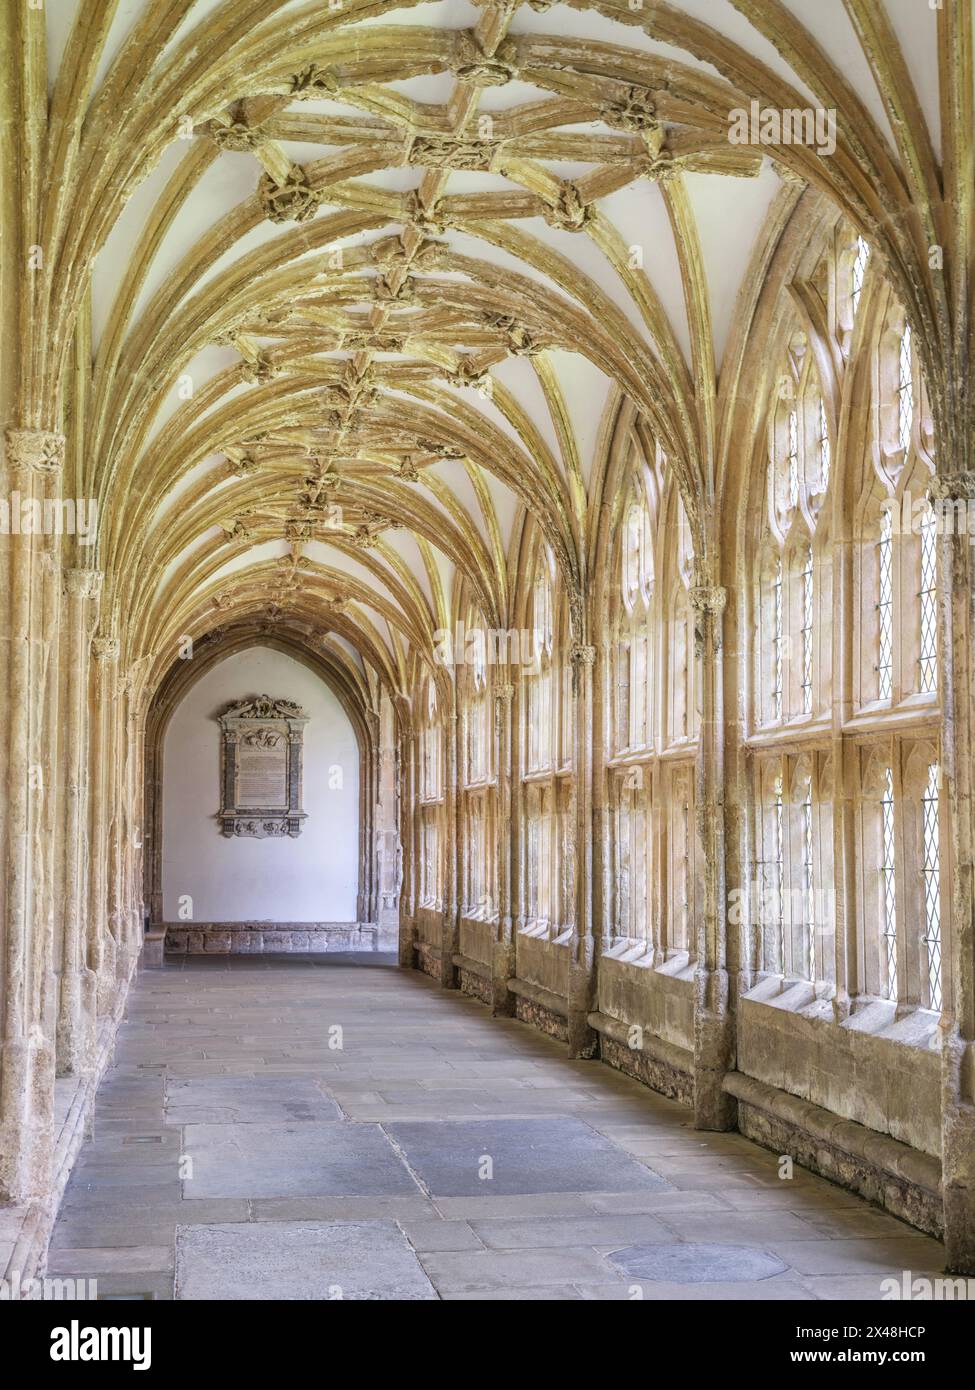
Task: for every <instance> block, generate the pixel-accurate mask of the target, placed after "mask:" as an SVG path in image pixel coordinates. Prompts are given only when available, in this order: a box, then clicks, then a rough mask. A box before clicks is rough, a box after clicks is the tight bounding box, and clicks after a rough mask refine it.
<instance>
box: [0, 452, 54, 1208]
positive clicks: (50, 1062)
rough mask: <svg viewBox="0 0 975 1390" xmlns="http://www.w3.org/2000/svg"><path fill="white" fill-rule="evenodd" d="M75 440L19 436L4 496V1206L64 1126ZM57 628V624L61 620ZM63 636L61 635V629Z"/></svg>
mask: <svg viewBox="0 0 975 1390" xmlns="http://www.w3.org/2000/svg"><path fill="white" fill-rule="evenodd" d="M63 455H64V437H63V436H62V435H60V434H56V433H53V432H52V431H49V430H33V429H8V430H7V431H6V460H5V467H4V469H3V475H4V483H5V486H4V492H5V493H6V495H7V497H8V499H9V503H10V506H11V510H12V512H14V513H15V514H16V515H17V516H18V517H19V518H20V521H21V523H23V522H24V519H25V518H27V517H30V518H31V521H30V523H29V529H28V530H27V531H26V533H25V532H24V531H21V533H20V534H11V535H10V536H8V537H6V538H5V539H4V541H3V545H2V550H0V555H2V556H3V560H4V562H5V563H4V566H3V568H4V571H5V585H4V587H5V588H6V596H5V597H6V603H7V612H6V617H5V624H4V626H5V633H4V636H5V638H6V642H5V647H6V652H5V655H6V662H5V666H4V676H5V682H4V690H3V695H4V697H5V703H6V707H7V708H6V736H7V743H6V748H5V750H4V752H5V757H4V759H3V762H4V764H5V767H4V769H3V772H4V776H5V785H4V786H3V787H0V796H2V797H3V799H4V802H5V815H4V818H3V822H2V832H0V854H2V857H3V863H2V865H0V868H2V889H0V1200H21V1199H23V1198H25V1197H29V1196H31V1195H33V1194H35V1193H42V1192H44V1191H45V1189H46V1187H47V1185H48V1177H49V1170H50V1163H51V1154H52V1150H53V1144H52V1127H53V1113H54V1110H53V1106H54V1096H53V1083H54V1038H53V1029H52V1028H51V1019H50V1016H49V1015H50V1002H51V1000H52V999H53V989H52V980H51V973H52V971H51V966H52V961H51V956H50V950H51V945H52V942H51V935H50V929H51V926H52V923H51V921H50V918H51V909H52V904H51V900H50V896H49V893H48V892H46V891H45V889H46V888H47V889H49V888H50V882H49V875H47V874H46V873H45V860H44V850H43V844H42V841H43V829H44V820H45V815H46V813H47V807H46V805H45V801H46V798H47V797H48V796H49V795H51V794H52V790H53V789H52V785H51V784H52V783H53V777H54V767H53V759H52V756H51V749H50V746H49V744H48V742H47V740H46V739H45V737H44V735H45V732H46V727H47V726H46V719H45V697H46V696H47V698H49V694H48V691H49V687H48V686H47V683H46V679H45V676H46V668H47V655H48V649H49V646H50V644H51V643H52V642H53V641H55V640H56V637H57V614H56V610H55V612H54V614H53V615H52V613H51V612H50V610H49V606H48V603H47V602H46V600H48V599H49V595H47V594H46V593H45V587H46V586H45V583H44V570H45V567H47V568H49V567H50V562H49V558H48V557H49V556H50V553H51V552H50V550H49V548H48V547H46V546H45V545H44V538H43V536H41V535H38V534H36V530H35V528H34V519H35V518H36V516H37V513H38V509H40V511H41V515H43V504H44V500H45V498H46V497H47V495H48V491H49V488H50V486H51V484H52V482H55V481H56V480H57V478H58V477H59V476H60V472H61V464H62V459H63ZM52 618H53V623H52V622H51V619H52ZM52 629H53V630H52Z"/></svg>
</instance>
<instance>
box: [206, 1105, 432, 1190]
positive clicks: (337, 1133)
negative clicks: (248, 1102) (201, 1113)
mask: <svg viewBox="0 0 975 1390" xmlns="http://www.w3.org/2000/svg"><path fill="white" fill-rule="evenodd" d="M183 1145H184V1150H185V1153H186V1155H187V1156H188V1157H189V1158H190V1159H191V1160H192V1163H193V1177H192V1178H191V1179H188V1180H187V1181H185V1182H184V1183H183V1197H184V1198H187V1199H191V1200H192V1199H194V1198H197V1197H299V1196H301V1197H332V1196H389V1195H394V1194H396V1193H400V1192H402V1193H405V1194H409V1195H412V1196H416V1195H419V1194H418V1192H417V1186H416V1184H415V1183H414V1181H413V1179H412V1178H411V1177H410V1175H409V1173H408V1172H407V1170H406V1167H405V1166H404V1164H403V1161H402V1159H401V1158H400V1157H399V1155H398V1154H397V1153H396V1150H395V1149H394V1148H393V1146H392V1145H391V1144H390V1142H389V1140H388V1139H387V1138H386V1136H385V1134H384V1133H383V1131H382V1130H381V1128H380V1127H379V1125H357V1124H347V1125H346V1124H318V1123H314V1122H304V1123H298V1124H293V1123H292V1124H276V1125H275V1124H248V1125H238V1124H233V1125H228V1124H223V1125H210V1124H208V1125H187V1126H186V1127H185V1129H184V1131H183Z"/></svg>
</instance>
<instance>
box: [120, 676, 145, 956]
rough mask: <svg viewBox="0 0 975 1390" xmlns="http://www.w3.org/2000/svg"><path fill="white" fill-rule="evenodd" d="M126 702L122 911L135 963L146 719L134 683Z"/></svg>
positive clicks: (140, 930)
mask: <svg viewBox="0 0 975 1390" xmlns="http://www.w3.org/2000/svg"><path fill="white" fill-rule="evenodd" d="M126 703H127V706H128V708H127V721H126V726H125V727H126V731H127V735H128V747H127V750H126V761H125V810H126V814H125V841H124V844H125V851H124V858H123V867H124V888H125V909H124V910H125V921H126V925H127V941H128V949H129V952H130V954H131V957H132V961H133V964H134V963H135V961H136V960H138V957H139V955H140V954H141V951H142V943H143V939H144V936H145V929H144V920H143V900H142V874H141V857H140V856H141V840H142V836H141V834H140V835H139V836H138V842H139V843H137V837H136V831H137V830H138V829H139V828H140V822H141V811H142V778H141V769H142V766H143V731H144V728H145V719H144V717H143V710H142V701H141V695H140V692H139V691H138V690H137V689H136V688H135V686H134V685H133V686H132V687H130V689H129V691H128V693H127V697H126Z"/></svg>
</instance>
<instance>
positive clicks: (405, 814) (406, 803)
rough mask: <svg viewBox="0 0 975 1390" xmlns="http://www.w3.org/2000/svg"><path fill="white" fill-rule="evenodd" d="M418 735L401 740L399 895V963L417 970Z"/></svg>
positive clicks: (408, 731)
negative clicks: (401, 849) (400, 866)
mask: <svg viewBox="0 0 975 1390" xmlns="http://www.w3.org/2000/svg"><path fill="white" fill-rule="evenodd" d="M416 742H417V741H416V733H415V731H414V730H413V729H412V728H409V727H408V728H406V729H404V730H403V732H402V735H401V737H400V760H399V761H400V841H401V843H402V845H403V848H404V853H403V857H402V870H403V872H402V881H401V883H400V892H399V963H400V965H401V966H403V967H404V968H406V969H408V970H413V969H415V968H416V944H415V931H416V926H415V923H416V870H417V862H418V861H417V824H416V821H417V817H416V803H417V797H418V794H419V793H418V778H417V746H416Z"/></svg>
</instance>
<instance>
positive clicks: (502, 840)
mask: <svg viewBox="0 0 975 1390" xmlns="http://www.w3.org/2000/svg"><path fill="white" fill-rule="evenodd" d="M514 701H515V687H514V686H513V685H511V684H508V683H506V682H502V683H501V684H499V685H497V686H496V687H495V693H494V771H495V776H496V778H497V788H498V792H497V814H496V816H495V857H494V862H495V868H496V873H497V912H498V921H497V926H496V927H495V936H494V951H493V955H492V960H491V1012H492V1014H494V1015H495V1016H498V1017H500V1016H504V1015H510V1014H512V1013H514V1004H515V996H514V995H513V994H511V992H510V991H509V989H508V981H509V980H510V979H512V978H513V977H514V974H515V938H514V918H513V915H512V888H513V882H514V873H513V859H514V855H515V852H516V851H515V842H514V838H513V831H514V823H513V818H512V813H511V812H512V807H511V801H512V782H511V779H512V762H511V750H512V721H513V711H514Z"/></svg>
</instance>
